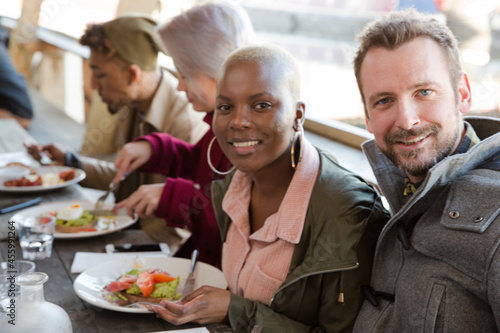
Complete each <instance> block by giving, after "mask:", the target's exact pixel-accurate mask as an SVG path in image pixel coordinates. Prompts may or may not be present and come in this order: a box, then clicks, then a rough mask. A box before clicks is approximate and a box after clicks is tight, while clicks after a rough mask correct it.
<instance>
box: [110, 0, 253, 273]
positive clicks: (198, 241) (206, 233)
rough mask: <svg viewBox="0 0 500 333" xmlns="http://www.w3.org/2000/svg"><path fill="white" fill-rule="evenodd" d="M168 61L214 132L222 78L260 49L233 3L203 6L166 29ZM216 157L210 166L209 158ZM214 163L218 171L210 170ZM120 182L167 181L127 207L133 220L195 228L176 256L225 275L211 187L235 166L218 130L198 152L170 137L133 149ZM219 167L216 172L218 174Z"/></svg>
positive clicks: (124, 159) (119, 164)
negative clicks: (245, 51)
mask: <svg viewBox="0 0 500 333" xmlns="http://www.w3.org/2000/svg"><path fill="white" fill-rule="evenodd" d="M159 33H160V36H161V37H162V40H163V42H164V44H165V47H166V50H167V53H168V54H169V55H170V56H171V57H172V59H173V61H174V65H175V67H176V68H177V70H178V76H179V85H178V87H177V89H178V90H181V91H184V92H185V93H186V95H187V97H188V99H189V102H190V103H192V105H193V108H194V109H195V110H196V111H199V112H206V113H207V115H206V116H205V118H204V120H205V122H207V123H208V124H209V125H210V126H211V125H212V118H213V110H214V108H215V93H216V77H217V72H218V70H219V68H220V67H221V65H222V63H223V61H224V60H225V59H226V57H227V56H228V55H229V54H230V53H231V52H232V51H234V50H235V49H237V48H239V47H241V46H244V45H246V44H248V43H250V42H251V41H252V38H253V28H252V25H251V22H250V19H249V18H248V15H247V13H246V12H245V10H244V9H243V8H242V7H241V6H239V5H235V4H232V3H229V2H211V3H207V4H203V5H199V6H195V7H193V8H191V9H189V10H187V11H185V12H183V13H181V14H179V15H178V16H175V17H173V18H172V19H171V20H170V21H169V22H167V23H166V24H165V25H163V26H162V27H160V29H159ZM207 155H210V159H208V158H207ZM209 161H211V163H212V165H209ZM115 166H116V168H117V169H118V172H117V176H116V179H120V178H121V177H122V176H123V175H125V174H127V173H130V172H132V171H134V170H136V169H138V168H140V171H142V172H150V173H151V172H152V173H161V174H163V175H165V176H167V180H166V182H165V183H164V184H154V185H143V186H141V187H139V189H138V190H137V191H136V192H134V193H133V194H132V195H131V196H130V197H129V198H127V199H125V200H123V201H121V202H119V203H118V204H117V207H118V208H121V207H126V208H127V211H128V213H129V214H130V215H132V214H133V213H134V212H135V213H137V214H138V215H139V217H141V218H142V217H150V216H157V217H164V218H165V219H166V223H167V225H168V226H171V227H180V228H184V227H188V228H189V230H190V231H191V236H190V238H189V239H188V240H187V241H186V242H185V243H184V244H183V245H182V246H181V248H180V249H179V251H178V252H177V253H176V254H175V255H176V256H178V257H184V258H189V257H190V256H191V253H192V251H193V250H194V249H198V250H199V252H200V256H199V260H201V261H204V262H206V263H208V264H212V265H214V266H217V267H220V260H221V245H222V243H221V240H220V234H219V229H218V227H217V222H216V220H215V216H214V212H213V208H212V201H211V197H210V183H211V182H212V180H214V179H218V178H222V177H223V176H224V175H225V172H222V173H217V172H214V171H212V169H213V170H224V171H227V170H230V169H231V163H230V162H229V161H228V160H227V158H226V157H225V156H224V154H223V153H222V151H221V149H220V147H219V145H218V143H217V142H216V141H215V137H214V135H213V133H212V130H209V131H208V132H207V133H206V134H205V136H204V137H202V139H201V140H200V141H199V142H197V143H196V144H194V145H191V144H187V143H186V142H183V141H181V140H178V139H176V138H174V137H172V136H170V135H168V134H164V133H154V134H151V135H147V136H143V137H140V138H138V139H136V140H135V142H133V143H129V144H127V145H125V146H124V147H123V149H122V151H121V152H120V154H119V156H118V158H117V159H116V161H115ZM211 167H213V168H211Z"/></svg>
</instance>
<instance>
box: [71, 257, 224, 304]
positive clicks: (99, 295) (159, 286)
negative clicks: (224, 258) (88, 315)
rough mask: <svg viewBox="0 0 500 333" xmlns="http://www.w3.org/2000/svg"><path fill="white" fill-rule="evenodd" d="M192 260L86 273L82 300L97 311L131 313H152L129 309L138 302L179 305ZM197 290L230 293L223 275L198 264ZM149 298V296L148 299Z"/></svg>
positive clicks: (136, 261) (77, 285)
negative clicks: (166, 302)
mask: <svg viewBox="0 0 500 333" xmlns="http://www.w3.org/2000/svg"><path fill="white" fill-rule="evenodd" d="M190 265H191V260H189V259H183V258H170V257H165V258H157V257H151V258H142V257H135V258H122V259H117V260H115V261H108V262H105V263H102V264H100V265H98V266H94V267H92V268H89V269H88V270H86V271H84V272H83V273H81V274H80V275H78V277H77V278H76V279H75V282H74V283H73V289H74V290H75V292H76V294H77V295H78V297H80V298H81V299H83V300H84V301H86V302H88V303H90V304H92V305H95V306H97V307H100V308H103V309H108V310H114V311H119V312H129V313H151V312H149V311H148V310H147V309H146V308H145V307H142V306H138V307H127V305H129V304H131V303H135V302H148V303H160V301H161V300H169V301H173V302H175V301H177V300H179V299H180V298H181V297H182V296H183V295H182V290H183V288H184V284H185V282H186V278H187V276H188V273H189V268H190ZM194 277H195V283H194V288H193V290H196V289H197V288H199V287H201V286H203V285H209V286H213V287H217V288H222V289H226V288H227V283H226V279H225V277H224V274H223V273H222V271H221V270H220V269H218V268H216V267H214V266H211V265H208V264H205V263H203V262H198V263H197V264H196V268H195V271H194ZM145 295H147V296H145Z"/></svg>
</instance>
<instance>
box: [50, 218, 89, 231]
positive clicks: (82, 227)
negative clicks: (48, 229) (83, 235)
mask: <svg viewBox="0 0 500 333" xmlns="http://www.w3.org/2000/svg"><path fill="white" fill-rule="evenodd" d="M96 225H97V220H93V221H92V222H91V223H89V224H85V225H80V226H65V225H57V224H56V231H57V232H62V233H75V232H82V231H88V229H90V228H94V227H95V226H96Z"/></svg>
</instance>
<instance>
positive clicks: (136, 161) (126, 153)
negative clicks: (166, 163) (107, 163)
mask: <svg viewBox="0 0 500 333" xmlns="http://www.w3.org/2000/svg"><path fill="white" fill-rule="evenodd" d="M152 154H153V148H152V147H151V145H150V144H149V142H147V141H135V142H130V143H127V144H126V145H125V146H123V148H122V150H121V151H120V154H119V155H118V157H117V158H116V160H115V167H116V169H117V173H116V176H115V179H114V182H119V181H120V180H121V179H122V177H123V176H124V175H129V174H130V173H131V172H133V171H135V170H137V169H138V168H139V167H140V166H142V165H143V164H145V163H146V162H147V161H149V159H150V158H151V155H152Z"/></svg>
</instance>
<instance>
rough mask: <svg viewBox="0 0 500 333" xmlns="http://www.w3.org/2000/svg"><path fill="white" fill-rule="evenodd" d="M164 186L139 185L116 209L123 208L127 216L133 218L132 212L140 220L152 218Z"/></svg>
mask: <svg viewBox="0 0 500 333" xmlns="http://www.w3.org/2000/svg"><path fill="white" fill-rule="evenodd" d="M164 187H165V184H150V185H141V186H139V189H137V191H135V192H134V193H132V194H131V195H130V196H129V197H128V198H127V199H125V200H123V201H120V202H119V203H117V204H116V209H120V208H123V207H125V208H126V209H127V214H128V215H129V216H130V217H132V218H134V211H135V212H136V213H137V215H139V217H140V218H148V217H152V216H154V214H155V212H156V209H157V208H158V204H159V202H160V198H161V194H162V193H163V188H164Z"/></svg>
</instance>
